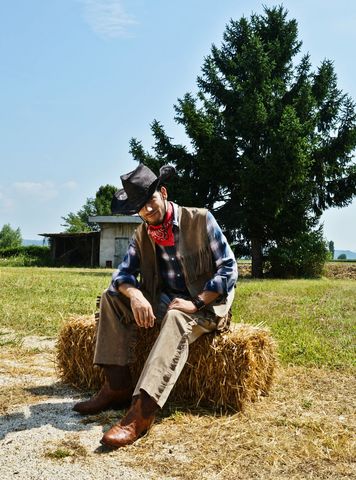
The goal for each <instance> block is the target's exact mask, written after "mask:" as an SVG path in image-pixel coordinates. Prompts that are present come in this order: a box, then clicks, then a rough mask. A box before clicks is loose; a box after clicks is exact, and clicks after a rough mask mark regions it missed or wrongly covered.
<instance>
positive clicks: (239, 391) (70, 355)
mask: <svg viewBox="0 0 356 480" xmlns="http://www.w3.org/2000/svg"><path fill="white" fill-rule="evenodd" d="M158 332H159V330H158V328H153V329H149V330H144V329H138V341H137V347H136V362H135V363H134V364H133V365H132V366H131V371H132V375H133V378H134V380H136V379H138V377H139V374H140V372H141V370H142V367H143V365H144V362H145V360H146V358H147V355H148V353H149V351H150V348H151V346H152V344H153V342H154V340H155V339H156V337H157V335H158ZM94 335H95V321H94V319H91V318H77V319H75V318H73V319H71V320H69V321H68V322H67V323H66V324H65V325H64V327H63V329H62V331H61V332H60V336H59V339H58V345H57V367H58V372H59V375H60V378H61V379H62V380H63V381H64V382H66V383H69V384H70V385H73V386H75V387H79V388H88V389H97V388H99V387H100V385H101V384H102V382H103V378H102V375H101V371H100V369H99V368H97V367H93V365H92V359H93V354H94ZM275 365H276V349H275V343H274V341H273V339H272V338H271V336H270V334H269V333H268V331H267V330H266V329H263V328H260V327H254V326H252V325H243V324H234V325H233V326H232V329H231V331H230V332H227V333H224V334H214V333H213V334H208V335H203V336H202V337H201V338H199V339H198V340H197V341H196V342H195V343H194V344H193V345H192V347H191V348H190V352H189V357H188V361H187V364H186V366H185V367H184V369H183V372H182V374H181V375H180V377H179V379H178V381H177V384H176V386H175V387H174V389H173V391H172V393H171V395H170V399H171V400H176V401H184V402H194V403H195V404H201V405H207V404H209V405H211V406H212V407H214V408H219V407H224V408H232V409H234V410H242V409H243V407H244V406H245V404H246V403H248V402H251V401H255V400H256V399H257V398H258V397H259V396H261V395H266V394H267V393H268V391H269V389H270V386H271V382H272V379H273V373H274V369H275Z"/></svg>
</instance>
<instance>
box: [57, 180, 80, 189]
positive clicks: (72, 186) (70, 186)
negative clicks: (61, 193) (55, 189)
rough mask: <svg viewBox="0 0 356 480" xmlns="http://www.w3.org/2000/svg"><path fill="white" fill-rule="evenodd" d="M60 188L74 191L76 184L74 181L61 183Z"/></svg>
mask: <svg viewBox="0 0 356 480" xmlns="http://www.w3.org/2000/svg"><path fill="white" fill-rule="evenodd" d="M61 188H64V189H65V190H76V189H77V188H78V184H77V182H76V181H75V180H68V182H65V183H62V185H61Z"/></svg>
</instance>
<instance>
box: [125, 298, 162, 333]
mask: <svg viewBox="0 0 356 480" xmlns="http://www.w3.org/2000/svg"><path fill="white" fill-rule="evenodd" d="M130 300H131V310H132V313H133V316H134V317H135V320H136V323H137V325H138V326H139V327H144V328H149V327H153V325H154V323H155V319H156V317H155V315H154V314H153V310H152V306H151V304H150V302H149V301H148V300H146V298H145V297H144V296H143V295H141V296H133V297H131V299H130Z"/></svg>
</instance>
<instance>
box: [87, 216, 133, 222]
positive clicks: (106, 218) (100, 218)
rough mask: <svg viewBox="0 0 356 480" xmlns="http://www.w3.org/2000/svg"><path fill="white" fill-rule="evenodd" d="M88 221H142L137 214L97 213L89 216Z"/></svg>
mask: <svg viewBox="0 0 356 480" xmlns="http://www.w3.org/2000/svg"><path fill="white" fill-rule="evenodd" d="M88 220H89V222H90V223H99V224H101V223H142V220H141V218H140V217H139V216H138V215H132V216H131V215H98V216H95V217H89V219H88Z"/></svg>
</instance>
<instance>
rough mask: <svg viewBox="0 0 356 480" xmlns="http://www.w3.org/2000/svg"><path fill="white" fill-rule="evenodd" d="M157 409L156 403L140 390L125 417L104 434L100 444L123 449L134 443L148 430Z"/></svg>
mask: <svg viewBox="0 0 356 480" xmlns="http://www.w3.org/2000/svg"><path fill="white" fill-rule="evenodd" d="M157 409H158V405H157V403H156V402H155V401H154V400H153V399H152V398H151V397H150V396H149V395H148V394H147V393H146V392H145V391H143V390H141V393H140V395H138V396H137V397H136V398H135V399H134V401H133V402H132V405H131V407H130V409H129V411H128V412H127V414H126V415H125V417H124V418H123V419H122V420H121V421H120V422H119V423H117V424H115V425H114V426H113V427H111V428H110V430H108V431H107V432H106V433H105V435H104V436H103V438H102V439H101V443H102V444H103V445H105V446H107V447H111V448H119V447H125V446H126V445H130V444H131V443H134V442H135V441H136V440H137V439H138V438H139V436H140V435H143V434H144V433H146V432H147V430H149V428H150V427H151V425H152V423H153V422H154V419H155V412H156V410H157Z"/></svg>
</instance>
